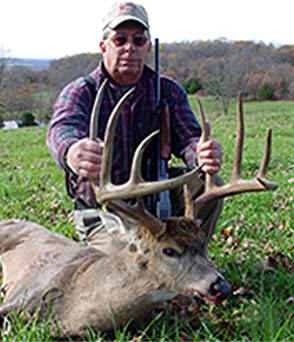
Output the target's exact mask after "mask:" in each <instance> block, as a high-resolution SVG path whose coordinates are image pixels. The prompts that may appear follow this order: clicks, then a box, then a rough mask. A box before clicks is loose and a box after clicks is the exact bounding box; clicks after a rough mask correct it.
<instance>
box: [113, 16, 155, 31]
mask: <svg viewBox="0 0 294 342" xmlns="http://www.w3.org/2000/svg"><path fill="white" fill-rule="evenodd" d="M126 21H136V22H138V23H139V24H141V25H142V26H144V27H145V28H146V29H147V30H149V26H148V24H147V23H146V22H145V21H143V20H141V19H139V18H137V17H133V16H131V15H124V16H121V17H118V18H116V19H114V20H113V21H112V22H111V23H110V24H109V25H108V27H110V28H111V29H115V28H116V27H117V26H118V25H120V24H122V23H124V22H126Z"/></svg>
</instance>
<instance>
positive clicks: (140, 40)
mask: <svg viewBox="0 0 294 342" xmlns="http://www.w3.org/2000/svg"><path fill="white" fill-rule="evenodd" d="M129 38H131V40H132V43H133V44H134V45H135V46H137V47H143V46H144V45H145V44H146V43H147V38H146V36H144V35H143V34H136V35H135V36H126V35H125V34H118V35H116V36H114V37H113V38H111V39H110V40H111V41H112V42H113V44H114V45H115V46H116V47H122V46H124V45H125V44H126V43H127V41H128V40H129Z"/></svg>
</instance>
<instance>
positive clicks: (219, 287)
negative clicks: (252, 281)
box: [205, 277, 231, 304]
mask: <svg viewBox="0 0 294 342" xmlns="http://www.w3.org/2000/svg"><path fill="white" fill-rule="evenodd" d="M230 294H231V286H230V285H229V284H228V283H227V282H226V281H225V280H224V278H222V277H218V278H217V279H216V281H215V282H214V283H212V284H211V286H210V289H209V295H208V296H205V299H206V300H208V301H210V302H213V303H215V304H217V303H221V302H222V301H224V300H225V299H227V298H228V297H229V296H230Z"/></svg>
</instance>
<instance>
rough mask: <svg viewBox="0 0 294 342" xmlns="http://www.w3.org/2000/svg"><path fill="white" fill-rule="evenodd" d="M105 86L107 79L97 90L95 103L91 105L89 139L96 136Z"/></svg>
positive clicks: (93, 138)
mask: <svg viewBox="0 0 294 342" xmlns="http://www.w3.org/2000/svg"><path fill="white" fill-rule="evenodd" d="M106 84H107V79H105V80H104V81H103V83H102V84H101V87H100V88H99V90H98V93H97V96H96V98H95V102H94V105H93V109H92V113H91V121H90V134H89V139H91V140H95V139H96V135H97V126H98V120H97V119H98V114H99V112H100V107H101V102H102V97H103V94H104V90H105V86H106Z"/></svg>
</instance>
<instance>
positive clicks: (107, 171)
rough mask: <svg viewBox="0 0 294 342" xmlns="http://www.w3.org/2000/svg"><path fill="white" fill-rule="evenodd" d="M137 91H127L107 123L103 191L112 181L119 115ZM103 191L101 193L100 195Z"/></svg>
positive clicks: (101, 176) (101, 187)
mask: <svg viewBox="0 0 294 342" xmlns="http://www.w3.org/2000/svg"><path fill="white" fill-rule="evenodd" d="M134 91H135V87H133V88H131V89H130V90H129V91H127V92H126V93H125V94H124V95H123V96H122V98H121V99H120V100H119V102H118V103H117V104H116V106H115V107H114V109H113V111H112V113H111V114H110V117H109V119H108V122H107V126H106V130H105V136H104V149H103V155H102V167H101V175H100V189H103V188H104V187H105V185H106V184H109V183H110V179H111V164H112V154H113V141H114V133H115V128H116V124H117V121H118V117H119V114H120V112H121V109H122V107H123V105H124V104H125V102H126V101H127V99H128V98H129V97H130V96H131V95H132V94H133V92H134ZM100 192H101V190H100V191H99V193H100ZM99 196H101V194H100V195H99Z"/></svg>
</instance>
